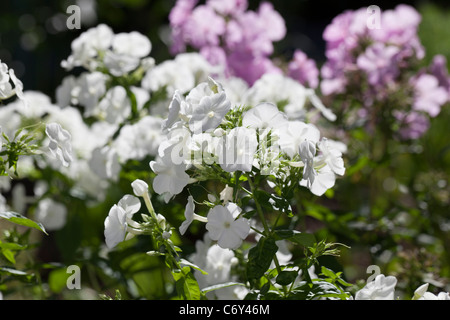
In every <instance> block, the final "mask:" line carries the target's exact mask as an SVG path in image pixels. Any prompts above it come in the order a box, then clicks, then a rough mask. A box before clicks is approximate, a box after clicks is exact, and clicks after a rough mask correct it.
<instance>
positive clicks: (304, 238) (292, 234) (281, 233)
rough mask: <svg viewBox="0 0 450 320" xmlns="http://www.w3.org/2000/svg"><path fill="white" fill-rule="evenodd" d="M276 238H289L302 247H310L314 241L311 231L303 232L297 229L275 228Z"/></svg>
mask: <svg viewBox="0 0 450 320" xmlns="http://www.w3.org/2000/svg"><path fill="white" fill-rule="evenodd" d="M275 236H276V237H277V240H289V241H291V242H293V243H295V244H299V245H301V246H304V247H312V246H314V244H315V243H316V237H315V236H314V235H313V234H312V233H303V232H300V231H297V230H276V231H275Z"/></svg>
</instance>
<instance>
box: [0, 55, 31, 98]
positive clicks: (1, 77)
mask: <svg viewBox="0 0 450 320" xmlns="http://www.w3.org/2000/svg"><path fill="white" fill-rule="evenodd" d="M10 81H11V82H12V84H13V85H14V88H13V86H12V85H11V82H10ZM14 95H16V96H17V97H18V98H19V99H20V100H22V102H23V103H24V104H25V105H26V106H27V105H28V103H27V100H26V99H25V97H24V94H23V83H22V81H20V80H19V79H18V78H17V77H16V74H15V72H14V70H13V69H11V68H8V66H7V65H6V64H5V63H3V62H2V61H1V60H0V101H1V100H6V99H9V98H11V97H13V96H14Z"/></svg>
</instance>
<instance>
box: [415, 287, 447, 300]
mask: <svg viewBox="0 0 450 320" xmlns="http://www.w3.org/2000/svg"><path fill="white" fill-rule="evenodd" d="M428 286H429V283H425V284H423V285H421V286H420V287H419V288H417V289H416V291H414V296H413V298H412V300H450V293H449V292H443V291H442V292H439V293H438V294H437V295H435V294H433V293H431V292H428Z"/></svg>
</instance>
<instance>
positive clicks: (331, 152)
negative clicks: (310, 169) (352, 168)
mask: <svg viewBox="0 0 450 320" xmlns="http://www.w3.org/2000/svg"><path fill="white" fill-rule="evenodd" d="M317 146H318V148H319V150H320V152H321V153H322V154H321V156H319V157H318V158H319V159H317V160H316V161H315V165H318V166H320V165H321V164H322V163H326V164H327V165H328V166H329V167H330V169H331V170H332V171H333V172H334V173H336V174H337V175H340V176H343V175H344V173H345V167H344V160H343V159H342V152H341V151H340V150H339V149H337V148H335V147H333V145H332V144H331V143H330V141H329V140H328V139H327V138H325V137H323V138H322V139H321V140H320V141H319V142H318V143H317Z"/></svg>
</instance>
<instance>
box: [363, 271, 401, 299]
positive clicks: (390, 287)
mask: <svg viewBox="0 0 450 320" xmlns="http://www.w3.org/2000/svg"><path fill="white" fill-rule="evenodd" d="M396 285H397V278H395V277H394V276H388V277H386V276H384V275H383V274H379V275H377V276H376V277H375V280H373V281H371V282H369V283H367V284H366V286H365V287H364V288H362V289H361V290H359V291H357V292H356V294H355V300H394V291H395V286H396Z"/></svg>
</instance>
